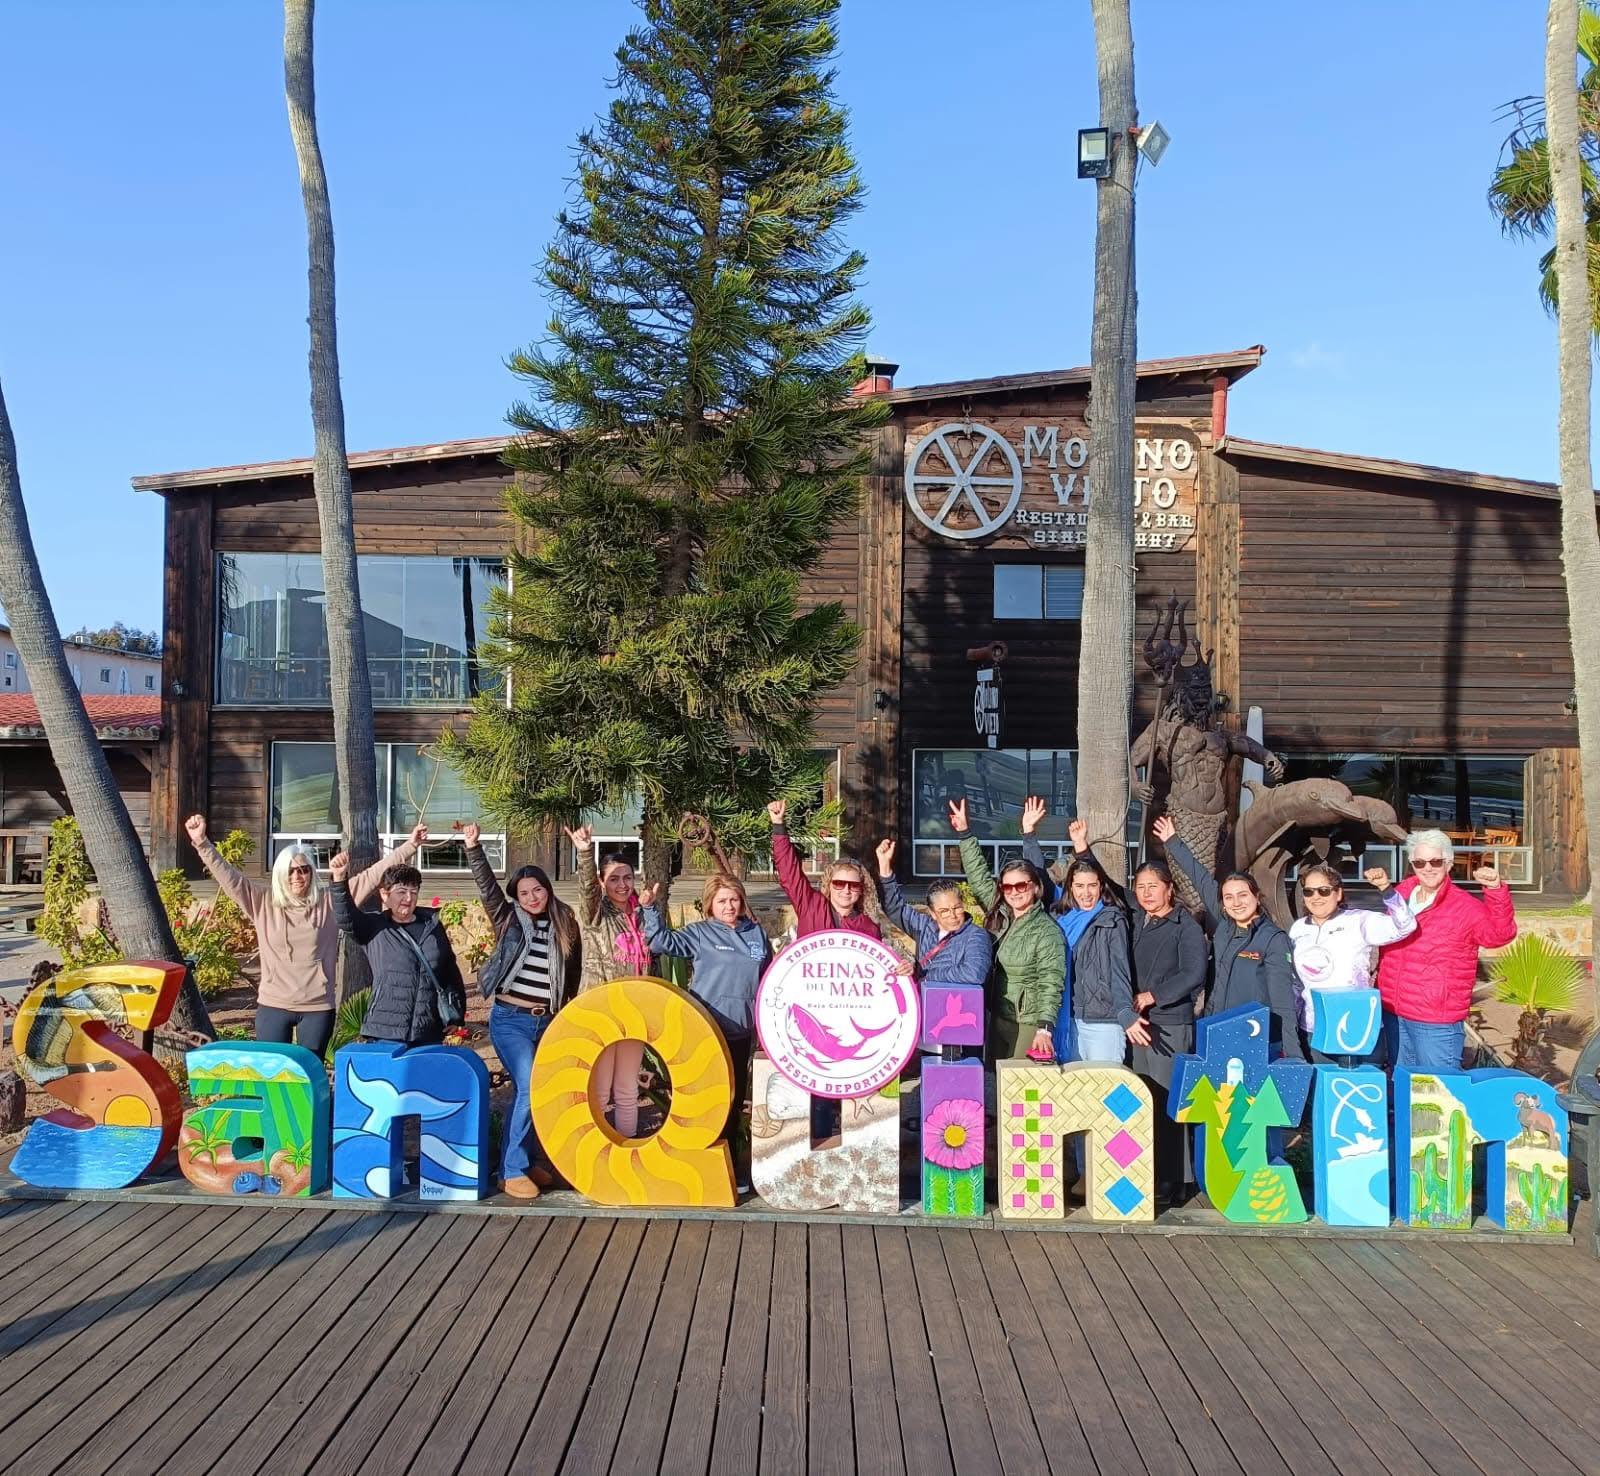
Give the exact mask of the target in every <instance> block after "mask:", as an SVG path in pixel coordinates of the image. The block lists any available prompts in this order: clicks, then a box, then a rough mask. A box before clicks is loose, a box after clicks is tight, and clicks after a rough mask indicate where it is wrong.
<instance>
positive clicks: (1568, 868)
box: [1523, 748, 1589, 900]
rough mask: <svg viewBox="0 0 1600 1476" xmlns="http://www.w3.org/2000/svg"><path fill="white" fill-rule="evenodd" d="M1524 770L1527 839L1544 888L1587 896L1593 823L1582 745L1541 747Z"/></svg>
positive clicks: (1563, 896) (1556, 895)
mask: <svg viewBox="0 0 1600 1476" xmlns="http://www.w3.org/2000/svg"><path fill="white" fill-rule="evenodd" d="M1524 774H1525V778H1524V784H1523V790H1524V794H1525V796H1526V805H1527V808H1526V820H1527V825H1526V832H1525V834H1526V844H1527V845H1529V846H1531V847H1532V848H1533V870H1534V878H1535V880H1536V881H1537V882H1538V885H1539V890H1540V892H1541V893H1542V894H1543V895H1545V896H1547V897H1551V898H1560V899H1563V900H1565V899H1568V898H1575V897H1583V896H1586V895H1588V891H1589V847H1588V840H1587V837H1588V828H1587V821H1586V820H1585V818H1584V809H1583V772H1582V764H1581V762H1580V760H1579V753H1578V750H1577V749H1576V748H1541V749H1540V750H1539V751H1538V752H1537V753H1535V754H1534V755H1533V756H1532V757H1531V758H1529V760H1528V762H1527V765H1526V767H1525V770H1524Z"/></svg>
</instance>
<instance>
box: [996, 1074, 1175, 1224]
mask: <svg viewBox="0 0 1600 1476" xmlns="http://www.w3.org/2000/svg"><path fill="white" fill-rule="evenodd" d="M995 1085H996V1097H997V1116H996V1121H995V1132H996V1134H997V1135H998V1137H999V1146H998V1151H997V1153H996V1155H995V1156H996V1158H997V1159H998V1161H999V1167H1000V1182H999V1184H998V1185H996V1187H995V1197H996V1199H997V1201H998V1203H999V1205H1000V1214H1001V1217H1002V1218H1004V1219H1010V1220H1059V1219H1062V1218H1064V1217H1065V1216H1066V1213H1067V1201H1066V1190H1065V1186H1064V1185H1063V1184H1062V1174H1063V1173H1064V1171H1065V1168H1066V1162H1067V1159H1066V1149H1067V1140H1068V1139H1069V1138H1070V1137H1072V1136H1073V1135H1074V1134H1075V1133H1084V1134H1087V1142H1086V1144H1085V1147H1084V1177H1085V1194H1084V1202H1085V1204H1086V1205H1087V1206H1088V1212H1089V1218H1090V1219H1091V1220H1106V1221H1110V1222H1112V1223H1127V1222H1129V1221H1142V1220H1153V1219H1155V1217H1156V1210H1155V1205H1156V1195H1155V1187H1156V1186H1155V1109H1154V1108H1153V1107H1152V1106H1151V1102H1150V1088H1149V1087H1148V1086H1146V1085H1145V1083H1144V1082H1143V1081H1142V1080H1141V1079H1140V1078H1139V1077H1138V1076H1136V1075H1135V1074H1134V1073H1133V1072H1131V1071H1128V1070H1126V1069H1125V1068H1124V1067H1121V1066H1105V1065H1095V1064H1093V1063H1091V1062H1086V1061H1077V1062H1074V1063H1072V1064H1071V1065H1069V1066H1052V1065H1039V1064H1036V1063H1034V1062H1032V1061H1001V1062H1000V1063H999V1064H998V1065H997V1066H996V1068H995Z"/></svg>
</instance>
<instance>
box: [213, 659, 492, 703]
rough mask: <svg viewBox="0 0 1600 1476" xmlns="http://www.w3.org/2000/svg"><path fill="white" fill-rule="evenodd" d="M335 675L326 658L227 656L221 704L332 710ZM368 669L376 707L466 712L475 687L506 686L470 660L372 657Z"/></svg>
mask: <svg viewBox="0 0 1600 1476" xmlns="http://www.w3.org/2000/svg"><path fill="white" fill-rule="evenodd" d="M474 668H476V671H475V672H474ZM329 670H330V669H329V661H328V658H327V657H326V656H243V657H231V656H224V657H222V659H221V660H220V662H219V663H218V675H217V701H218V702H219V703H223V704H225V705H229V706H241V707H326V706H327V705H328V704H329V702H330V700H331V691H332V687H331V681H330V674H329ZM367 670H368V672H369V673H370V674H371V678H372V703H373V706H374V707H466V706H468V705H469V704H470V703H471V701H472V698H473V688H474V685H476V688H477V690H479V691H492V690H493V689H495V688H496V687H498V686H499V683H500V672H499V670H498V669H497V668H494V667H485V666H480V665H479V664H478V663H477V662H475V661H472V660H469V659H468V658H467V657H465V656H372V657H369V658H368V659H367Z"/></svg>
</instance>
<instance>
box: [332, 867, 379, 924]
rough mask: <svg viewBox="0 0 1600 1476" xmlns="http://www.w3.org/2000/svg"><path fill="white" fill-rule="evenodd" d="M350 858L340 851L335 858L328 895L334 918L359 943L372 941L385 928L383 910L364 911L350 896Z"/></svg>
mask: <svg viewBox="0 0 1600 1476" xmlns="http://www.w3.org/2000/svg"><path fill="white" fill-rule="evenodd" d="M349 866H350V858H349V857H348V856H346V855H345V854H344V852H342V851H341V852H340V853H339V854H338V855H337V856H335V857H334V858H333V861H332V863H331V868H332V871H333V882H332V884H331V885H330V886H329V888H328V896H329V898H330V899H331V900H332V902H333V920H334V921H335V922H336V923H338V925H339V931H340V932H341V933H345V934H347V935H348V936H350V937H352V938H354V939H355V940H356V942H357V943H370V942H371V941H372V940H373V939H374V938H376V937H377V936H378V934H379V933H380V932H381V931H382V930H383V914H382V913H381V912H362V911H361V910H360V909H359V908H358V907H357V906H356V905H355V903H354V902H353V901H352V900H351V898H350V883H349Z"/></svg>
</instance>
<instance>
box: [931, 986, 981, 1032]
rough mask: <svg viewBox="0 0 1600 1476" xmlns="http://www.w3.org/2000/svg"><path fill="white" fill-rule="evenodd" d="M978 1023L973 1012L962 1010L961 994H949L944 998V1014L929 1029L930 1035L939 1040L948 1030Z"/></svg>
mask: <svg viewBox="0 0 1600 1476" xmlns="http://www.w3.org/2000/svg"><path fill="white" fill-rule="evenodd" d="M977 1023H978V1017H977V1016H976V1015H975V1014H973V1013H972V1011H971V1010H964V1009H962V1008H961V996H960V995H959V994H947V995H945V997H944V1014H942V1015H941V1016H940V1017H939V1020H938V1022H937V1023H936V1024H935V1025H933V1026H932V1027H931V1028H930V1029H929V1031H928V1034H929V1035H931V1036H932V1037H933V1038H934V1039H935V1040H937V1039H938V1038H939V1037H940V1036H941V1035H943V1034H944V1033H945V1031H947V1030H958V1029H960V1028H961V1026H963V1025H976V1024H977Z"/></svg>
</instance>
